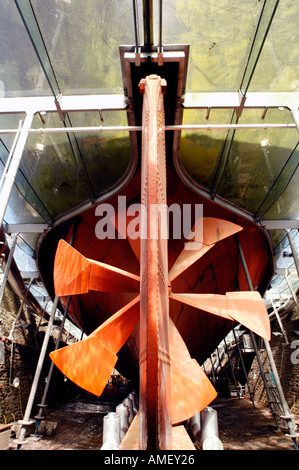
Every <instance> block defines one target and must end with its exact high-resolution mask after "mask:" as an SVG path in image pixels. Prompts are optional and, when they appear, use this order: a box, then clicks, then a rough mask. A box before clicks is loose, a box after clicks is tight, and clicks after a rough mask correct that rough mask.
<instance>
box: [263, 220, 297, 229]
mask: <svg viewBox="0 0 299 470" xmlns="http://www.w3.org/2000/svg"><path fill="white" fill-rule="evenodd" d="M260 224H261V225H262V226H263V227H265V229H267V230H292V229H297V230H299V220H286V219H283V220H282V219H279V220H264V219H261V220H260Z"/></svg>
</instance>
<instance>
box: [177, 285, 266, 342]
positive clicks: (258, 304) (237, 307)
mask: <svg viewBox="0 0 299 470" xmlns="http://www.w3.org/2000/svg"><path fill="white" fill-rule="evenodd" d="M170 298H171V299H174V300H177V301H179V302H183V303H185V304H187V305H191V306H192V307H195V308H197V309H199V310H203V311H205V312H209V313H212V314H213V315H218V316H219V317H222V318H227V319H228V320H232V321H237V322H238V323H241V324H242V325H244V326H246V327H247V328H249V329H250V330H252V331H253V332H254V333H256V334H258V335H259V336H261V337H262V338H265V339H266V340H268V341H269V340H270V338H271V328H270V320H269V316H268V312H267V309H266V307H265V304H264V302H263V299H262V297H261V295H260V294H259V293H258V292H253V291H248V292H247V291H246V292H227V293H226V295H220V294H175V293H171V294H170Z"/></svg>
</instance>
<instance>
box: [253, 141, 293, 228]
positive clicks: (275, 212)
mask: <svg viewBox="0 0 299 470" xmlns="http://www.w3.org/2000/svg"><path fill="white" fill-rule="evenodd" d="M298 155H299V150H298V153H297V165H296V167H297V169H296V171H295V173H294V174H293V176H292V177H291V180H289V177H287V178H282V179H281V181H279V186H280V188H279V189H280V191H279V194H280V196H279V197H278V198H277V199H276V200H275V201H274V202H273V204H272V205H271V207H270V208H269V210H268V211H267V212H265V214H264V215H263V216H262V217H263V219H265V220H266V219H278V220H279V219H294V220H298V219H299V207H298V201H299V171H298Z"/></svg>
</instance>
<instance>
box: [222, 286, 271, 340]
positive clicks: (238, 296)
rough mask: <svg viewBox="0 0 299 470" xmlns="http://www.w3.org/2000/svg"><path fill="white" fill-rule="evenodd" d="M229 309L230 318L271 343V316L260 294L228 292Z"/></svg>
mask: <svg viewBox="0 0 299 470" xmlns="http://www.w3.org/2000/svg"><path fill="white" fill-rule="evenodd" d="M226 297H227V308H228V311H229V314H230V316H231V317H232V318H233V319H234V320H235V321H237V322H238V323H241V325H244V326H246V328H249V329H250V330H251V331H253V332H254V333H256V334H257V335H259V336H261V337H262V338H264V339H266V340H267V341H270V339H271V326H270V320H269V315H268V312H267V309H266V306H265V304H264V302H263V299H262V297H261V295H260V293H259V292H256V291H246V292H228V293H227V294H226Z"/></svg>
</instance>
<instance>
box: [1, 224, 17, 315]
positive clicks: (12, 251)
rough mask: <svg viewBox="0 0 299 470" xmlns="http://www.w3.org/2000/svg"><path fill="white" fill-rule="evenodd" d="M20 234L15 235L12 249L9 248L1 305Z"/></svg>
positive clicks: (2, 285)
mask: <svg viewBox="0 0 299 470" xmlns="http://www.w3.org/2000/svg"><path fill="white" fill-rule="evenodd" d="M18 235H19V234H18V233H16V234H15V235H14V236H13V241H12V245H11V247H10V250H9V255H8V259H7V263H6V267H5V271H4V277H3V280H2V284H1V289H0V307H1V305H2V301H3V297H4V292H5V287H6V283H7V279H8V275H9V271H10V267H11V263H12V260H13V255H14V251H15V247H16V245H17V240H18Z"/></svg>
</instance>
